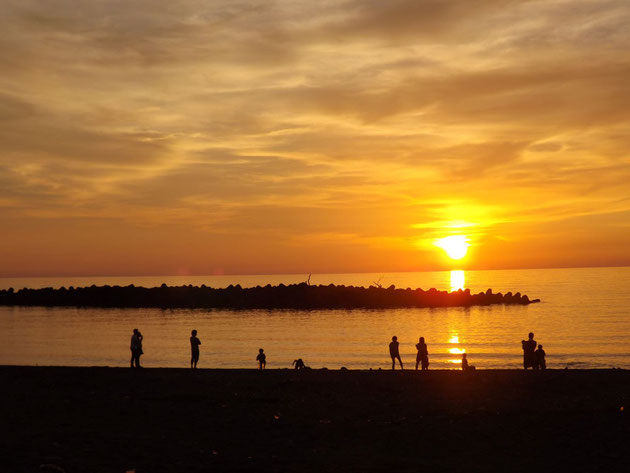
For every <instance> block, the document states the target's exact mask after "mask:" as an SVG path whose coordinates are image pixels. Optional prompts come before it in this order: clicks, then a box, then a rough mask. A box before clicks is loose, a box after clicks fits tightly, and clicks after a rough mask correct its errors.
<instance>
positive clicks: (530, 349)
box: [521, 332, 538, 369]
mask: <svg viewBox="0 0 630 473" xmlns="http://www.w3.org/2000/svg"><path fill="white" fill-rule="evenodd" d="M528 337H529V338H528V339H527V340H521V345H523V368H525V369H527V368H530V367H531V368H533V369H536V368H537V364H538V363H537V360H536V354H535V353H534V352H535V351H536V340H534V333H533V332H529V336H528Z"/></svg>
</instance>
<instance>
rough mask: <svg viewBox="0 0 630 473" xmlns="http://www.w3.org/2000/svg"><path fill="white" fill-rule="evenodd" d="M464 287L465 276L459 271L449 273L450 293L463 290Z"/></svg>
mask: <svg viewBox="0 0 630 473" xmlns="http://www.w3.org/2000/svg"><path fill="white" fill-rule="evenodd" d="M465 285H466V275H465V274H464V271H462V270H461V269H456V270H453V271H451V292H453V291H457V290H459V289H462V290H463V289H464V286H465Z"/></svg>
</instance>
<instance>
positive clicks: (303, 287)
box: [0, 283, 540, 309]
mask: <svg viewBox="0 0 630 473" xmlns="http://www.w3.org/2000/svg"><path fill="white" fill-rule="evenodd" d="M533 302H540V300H539V299H534V300H530V299H529V297H527V296H526V295H521V293H520V292H517V293H515V294H512V293H511V292H508V293H506V294H501V293H496V294H495V293H493V292H492V289H488V290H487V291H486V292H480V293H478V294H471V292H470V290H469V289H466V290H461V289H460V290H458V291H455V292H447V291H438V290H437V289H429V290H428V291H425V290H422V289H419V288H418V289H410V288H407V289H396V288H395V287H394V286H390V287H388V288H382V287H374V286H370V287H368V288H365V287H357V286H335V285H333V284H330V285H328V286H323V285H319V286H311V285H309V284H307V283H301V284H291V285H288V286H286V285H284V284H280V285H278V286H271V285H269V284H268V285H266V286H264V287H263V286H256V287H251V288H242V287H241V286H240V285H236V286H233V285H230V286H228V287H226V288H221V289H216V288H212V287H206V286H205V285H202V286H192V285H189V286H167V285H166V284H162V286H160V287H154V288H145V287H136V286H134V285H130V286H125V287H121V286H90V287H78V288H74V287H69V288H65V287H62V288H59V289H53V288H43V289H28V288H24V289H20V290H19V291H14V290H13V289H8V290H2V291H0V305H9V306H49V307H50V306H76V307H157V308H166V309H174V308H207V309H210V308H218V309H354V308H370V309H382V308H394V307H468V306H474V305H491V304H506V305H508V304H509V305H526V304H531V303H533Z"/></svg>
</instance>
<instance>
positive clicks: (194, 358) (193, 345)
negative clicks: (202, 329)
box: [190, 330, 201, 369]
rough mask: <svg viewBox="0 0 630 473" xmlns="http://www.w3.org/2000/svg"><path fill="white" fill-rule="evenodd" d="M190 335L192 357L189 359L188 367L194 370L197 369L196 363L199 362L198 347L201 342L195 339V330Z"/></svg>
mask: <svg viewBox="0 0 630 473" xmlns="http://www.w3.org/2000/svg"><path fill="white" fill-rule="evenodd" d="M190 335H191V337H190V350H191V352H192V356H191V358H190V367H191V368H193V369H195V368H197V362H198V361H199V345H201V340H199V339H198V338H197V331H196V330H193V331H192V332H190Z"/></svg>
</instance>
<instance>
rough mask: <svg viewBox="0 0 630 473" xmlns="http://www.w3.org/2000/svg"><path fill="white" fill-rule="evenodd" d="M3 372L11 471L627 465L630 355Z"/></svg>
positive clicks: (4, 466)
mask: <svg viewBox="0 0 630 473" xmlns="http://www.w3.org/2000/svg"><path fill="white" fill-rule="evenodd" d="M0 383H1V384H2V386H3V389H2V390H0V396H1V397H2V401H1V402H0V418H2V419H4V424H5V425H6V429H5V431H6V432H11V435H5V437H6V438H5V439H4V444H5V446H6V447H7V449H6V451H7V452H8V455H4V456H3V458H0V471H11V472H15V473H21V472H24V473H26V472H33V471H51V472H52V471H54V470H46V469H39V467H40V465H55V466H56V467H58V468H61V470H56V471H65V472H67V473H71V472H82V471H91V472H96V473H100V472H103V473H105V472H113V471H121V472H125V471H130V470H136V472H137V473H141V472H171V471H172V472H182V471H186V472H206V471H307V472H310V471H312V472H322V471H381V470H385V469H387V470H391V469H396V471H419V469H420V470H422V471H456V472H459V471H461V472H470V471H485V472H494V471H497V472H498V471H516V472H520V471H523V472H524V471H528V472H531V471H537V472H538V471H569V470H574V471H614V470H616V469H619V471H621V470H620V468H621V467H622V466H623V465H627V462H628V460H630V454H629V453H628V451H627V445H626V444H627V438H628V436H629V435H630V422H629V421H630V419H629V418H628V415H627V412H625V411H627V409H628V405H630V371H628V370H623V369H591V370H577V369H573V370H565V369H560V370H552V369H548V370H546V371H544V372H543V371H541V372H532V371H529V370H528V371H524V370H522V369H521V370H518V369H513V370H512V369H506V370H481V369H480V370H477V371H474V372H462V371H455V370H429V371H425V372H422V371H418V372H416V371H415V370H405V371H399V370H396V371H391V370H371V371H370V370H332V369H330V370H321V369H313V370H305V371H296V370H291V369H269V370H264V371H258V370H255V369H203V368H200V369H197V370H191V369H189V368H145V369H140V370H135V369H131V368H108V367H26V366H0ZM622 407H623V408H624V409H622ZM51 468H52V467H51ZM38 469H39V470H38Z"/></svg>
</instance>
